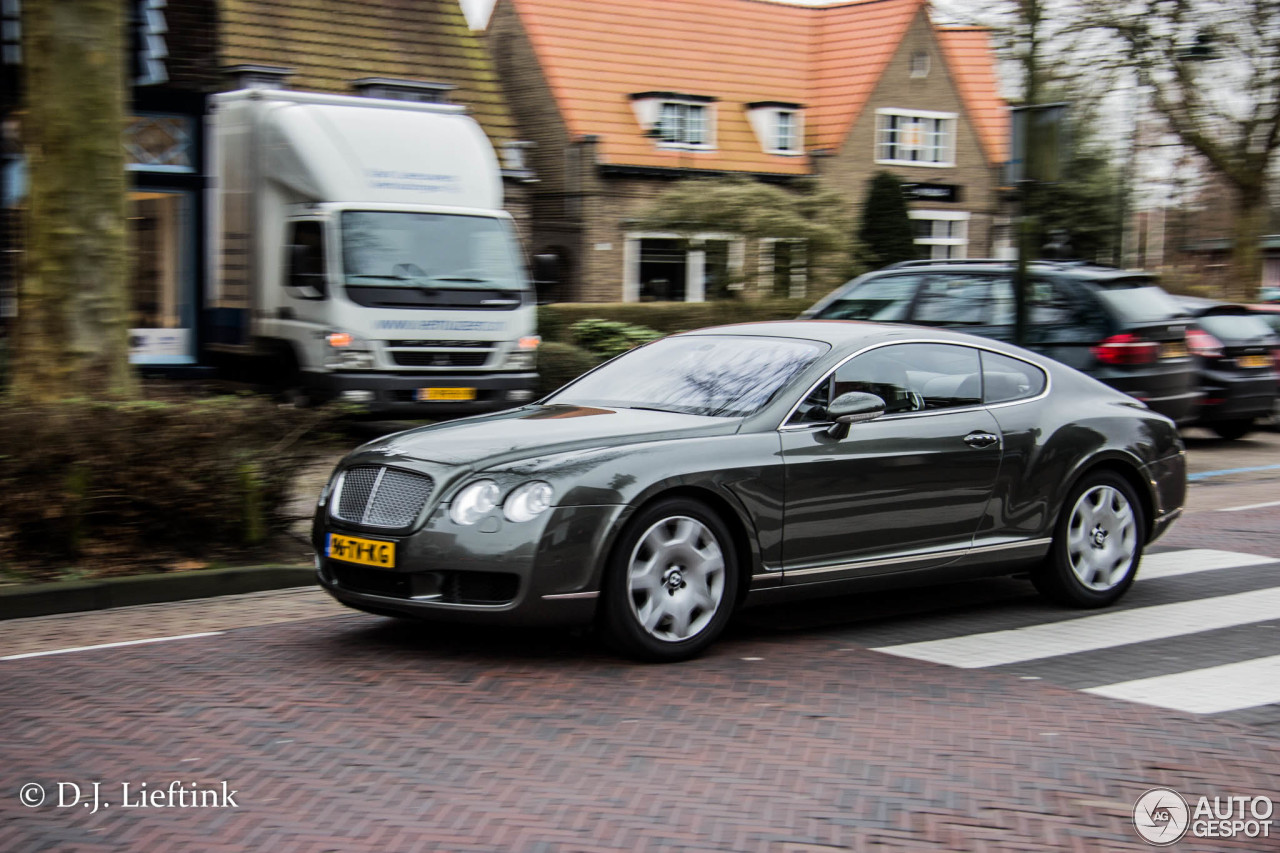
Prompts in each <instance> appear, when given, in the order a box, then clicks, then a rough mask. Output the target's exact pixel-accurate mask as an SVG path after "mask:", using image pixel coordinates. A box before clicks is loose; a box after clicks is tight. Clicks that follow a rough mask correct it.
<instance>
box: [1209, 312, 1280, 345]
mask: <svg viewBox="0 0 1280 853" xmlns="http://www.w3.org/2000/svg"><path fill="white" fill-rule="evenodd" d="M1196 325H1197V326H1199V327H1200V328H1202V329H1204V330H1205V331H1206V332H1208V333H1209V334H1211V335H1213V336H1214V337H1215V338H1217V339H1218V340H1220V341H1222V342H1223V343H1230V342H1232V341H1255V340H1257V339H1259V338H1267V337H1270V336H1271V335H1272V334H1273V333H1272V331H1271V327H1270V326H1268V325H1267V324H1266V323H1265V322H1263V320H1262V318H1261V317H1255V316H1253V315H1252V314H1206V315H1205V316H1203V317H1198V318H1196Z"/></svg>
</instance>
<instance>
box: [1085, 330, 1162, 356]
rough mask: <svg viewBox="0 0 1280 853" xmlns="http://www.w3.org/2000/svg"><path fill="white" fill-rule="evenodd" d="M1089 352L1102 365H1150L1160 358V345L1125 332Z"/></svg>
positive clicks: (1108, 339) (1113, 336)
mask: <svg viewBox="0 0 1280 853" xmlns="http://www.w3.org/2000/svg"><path fill="white" fill-rule="evenodd" d="M1090 352H1092V353H1093V357H1094V358H1096V359H1097V360H1098V361H1100V362H1102V363H1103V364H1152V363H1154V362H1155V361H1156V360H1157V359H1159V358H1160V344H1158V343H1156V342H1155V341H1144V340H1142V339H1141V338H1139V337H1138V336H1137V335H1132V334H1129V333H1128V332H1125V333H1124V334H1120V335H1112V336H1111V337H1109V338H1107V339H1106V340H1105V341H1102V342H1101V343H1099V344H1097V345H1095V346H1093V347H1091V348H1090Z"/></svg>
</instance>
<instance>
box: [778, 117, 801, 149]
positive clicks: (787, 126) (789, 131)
mask: <svg viewBox="0 0 1280 853" xmlns="http://www.w3.org/2000/svg"><path fill="white" fill-rule="evenodd" d="M775 129H776V131H777V132H776V133H775V135H774V145H773V147H774V149H776V150H778V151H794V150H795V148H796V114H795V113H793V112H791V111H790V110H778V112H777V123H776V125H775Z"/></svg>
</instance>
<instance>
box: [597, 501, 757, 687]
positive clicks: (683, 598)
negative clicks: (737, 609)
mask: <svg viewBox="0 0 1280 853" xmlns="http://www.w3.org/2000/svg"><path fill="white" fill-rule="evenodd" d="M738 579H739V566H738V555H737V552H736V550H735V548H734V544H733V537H732V536H731V535H730V532H729V528H728V527H727V526H726V525H725V523H724V521H723V520H721V518H720V517H719V516H718V515H717V514H716V513H715V512H713V511H712V510H711V509H709V508H708V507H707V506H706V505H705V504H702V503H700V502H698V501H693V500H688V499H684V498H672V499H667V500H663V501H660V502H659V503H656V504H654V505H652V506H650V507H648V508H647V509H644V510H642V511H641V512H640V513H639V515H637V516H636V517H635V518H634V519H632V521H631V522H630V523H629V524H628V525H627V529H626V531H624V533H623V535H622V537H621V538H620V539H619V541H618V544H617V546H616V547H615V548H614V550H613V554H612V555H611V556H610V559H609V564H608V566H607V567H606V578H605V586H604V602H603V603H604V606H603V607H602V608H601V618H602V622H603V624H602V626H601V628H602V630H603V632H604V634H605V635H606V637H608V639H609V640H610V642H611V643H612V644H613V645H614V646H615V647H616V648H617V649H618V650H619V651H620V652H622V653H623V654H626V655H628V656H630V657H635V658H639V659H641V660H651V661H663V662H668V661H679V660H686V659H688V658H691V657H694V656H695V655H698V654H700V653H701V652H703V651H704V650H705V649H706V648H707V647H708V646H710V645H711V643H713V642H714V641H715V639H716V638H717V637H718V636H720V634H721V633H722V632H723V631H724V628H725V626H726V625H727V624H728V622H729V617H730V616H731V615H732V612H733V607H734V602H735V601H736V600H737V594H738Z"/></svg>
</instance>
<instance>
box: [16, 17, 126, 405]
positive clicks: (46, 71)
mask: <svg viewBox="0 0 1280 853" xmlns="http://www.w3.org/2000/svg"><path fill="white" fill-rule="evenodd" d="M22 6H23V26H22V31H23V34H24V50H23V55H24V57H25V58H26V68H25V73H26V101H27V103H26V112H25V115H24V116H23V120H22V121H23V136H24V139H25V141H26V152H27V162H28V164H29V170H30V171H29V174H30V185H31V192H30V200H29V204H28V207H27V227H26V229H25V231H26V235H27V242H26V265H25V269H24V275H23V278H22V281H21V283H20V285H19V288H18V318H17V325H16V328H15V333H14V358H13V373H12V382H11V385H10V394H11V395H12V396H13V397H14V398H15V399H18V400H30V401H42V400H43V401H49V400H56V399H60V398H65V397H70V396H85V395H87V396H94V397H116V398H119V397H126V396H130V395H132V394H133V393H134V392H135V391H136V379H135V377H134V374H133V371H132V370H131V368H130V366H129V338H128V335H129V294H128V279H127V276H126V267H127V245H126V243H127V233H126V222H125V191H126V181H125V163H124V148H123V146H122V144H121V132H122V130H123V126H124V97H125V77H124V69H125V59H126V57H125V49H124V4H123V3H121V2H120V0H27V2H24V3H23V4H22Z"/></svg>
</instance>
